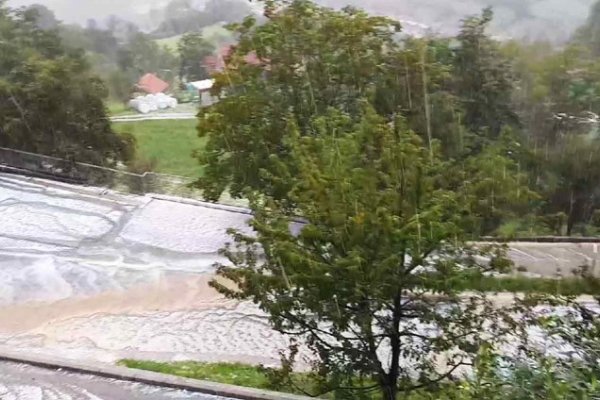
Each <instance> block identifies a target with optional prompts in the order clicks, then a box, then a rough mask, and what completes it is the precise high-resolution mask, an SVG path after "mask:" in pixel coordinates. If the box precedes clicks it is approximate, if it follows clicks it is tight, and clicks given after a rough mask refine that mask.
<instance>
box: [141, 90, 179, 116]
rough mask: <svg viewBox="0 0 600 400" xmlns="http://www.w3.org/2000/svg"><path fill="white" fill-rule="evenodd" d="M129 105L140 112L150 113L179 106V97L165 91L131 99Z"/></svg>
mask: <svg viewBox="0 0 600 400" xmlns="http://www.w3.org/2000/svg"><path fill="white" fill-rule="evenodd" d="M129 107H131V108H133V109H134V110H136V111H137V112H139V113H142V114H148V113H149V112H152V111H158V110H165V109H167V108H175V107H177V99H176V98H174V97H172V96H169V95H166V94H164V93H157V94H148V95H146V96H138V97H136V98H135V99H132V100H130V101H129Z"/></svg>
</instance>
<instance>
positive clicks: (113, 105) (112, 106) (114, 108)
mask: <svg viewBox="0 0 600 400" xmlns="http://www.w3.org/2000/svg"><path fill="white" fill-rule="evenodd" d="M106 109H107V110H108V115H110V116H111V117H117V116H119V115H127V114H132V113H133V111H132V110H131V109H130V108H129V107H127V105H126V104H124V103H122V102H120V101H112V100H111V101H108V102H107V103H106Z"/></svg>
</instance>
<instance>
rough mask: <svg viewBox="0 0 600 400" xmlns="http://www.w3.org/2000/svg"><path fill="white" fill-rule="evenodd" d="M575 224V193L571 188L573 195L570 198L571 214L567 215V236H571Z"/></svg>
mask: <svg viewBox="0 0 600 400" xmlns="http://www.w3.org/2000/svg"><path fill="white" fill-rule="evenodd" d="M574 225H575V194H574V193H573V189H571V197H570V199H569V216H568V217H567V236H571V233H572V231H573V226H574Z"/></svg>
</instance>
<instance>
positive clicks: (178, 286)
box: [0, 174, 598, 398]
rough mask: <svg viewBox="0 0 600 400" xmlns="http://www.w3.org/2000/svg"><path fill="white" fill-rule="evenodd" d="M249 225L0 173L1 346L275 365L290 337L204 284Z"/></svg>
mask: <svg viewBox="0 0 600 400" xmlns="http://www.w3.org/2000/svg"><path fill="white" fill-rule="evenodd" d="M174 200H177V199H174ZM249 218H250V216H249V214H248V213H247V212H246V211H245V210H243V209H236V208H231V207H215V206H213V205H207V204H202V203H198V202H189V201H187V200H183V199H179V201H172V200H169V199H165V198H156V197H152V196H133V195H125V194H120V193H115V192H111V191H106V190H104V189H102V188H93V187H90V188H86V187H79V186H70V185H65V184H60V183H56V182H48V181H43V180H38V179H29V178H23V177H19V176H15V175H2V174H0V346H6V347H8V348H12V349H15V351H23V352H35V353H36V354H46V355H59V356H61V357H63V358H70V359H78V360H100V361H105V362H113V361H115V360H118V359H120V358H143V359H155V360H181V359H195V360H203V361H242V362H248V363H263V364H266V365H276V364H278V363H279V350H281V349H282V348H285V347H286V346H287V344H288V340H287V338H286V337H284V336H282V335H279V334H277V333H275V332H273V331H272V330H271V329H270V328H269V324H268V322H267V321H266V319H265V316H264V315H263V314H262V313H261V312H260V311H259V310H258V309H257V308H256V306H254V305H252V304H246V303H243V304H238V303H234V302H229V301H225V300H224V299H223V298H221V297H220V296H218V294H217V293H215V292H214V290H212V289H211V288H209V287H208V285H207V283H208V281H209V280H210V279H211V278H212V273H213V272H214V266H213V265H214V263H215V262H224V261H225V260H224V259H223V258H222V257H221V256H220V255H219V253H218V250H219V249H220V248H222V247H223V246H224V245H225V243H226V242H228V241H230V240H231V239H230V237H229V236H228V235H227V233H226V230H227V228H231V227H232V228H237V229H241V230H246V231H247V229H248V228H247V226H246V221H247V220H248V219H249ZM510 256H511V257H512V258H513V260H514V261H515V263H516V264H517V265H518V266H522V267H525V268H526V269H527V270H528V271H529V272H531V273H535V274H538V275H544V276H554V275H555V274H556V272H557V268H561V269H562V273H563V274H566V273H568V272H569V271H570V269H572V268H574V267H577V266H579V265H582V264H594V262H595V260H596V259H597V257H598V246H597V244H586V243H582V244H565V243H545V244H537V243H533V244H529V243H518V244H511V250H510ZM16 316H17V317H16ZM0 398H1V397H0Z"/></svg>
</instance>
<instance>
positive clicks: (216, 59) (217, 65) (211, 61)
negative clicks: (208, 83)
mask: <svg viewBox="0 0 600 400" xmlns="http://www.w3.org/2000/svg"><path fill="white" fill-rule="evenodd" d="M233 49H234V46H232V45H230V46H224V47H221V48H220V49H219V51H218V54H217V55H212V56H207V57H205V58H204V60H203V61H202V65H204V68H206V70H207V71H208V72H209V73H213V72H218V71H222V70H223V69H225V64H226V60H227V58H228V57H229V56H230V54H231V53H232V52H233ZM244 61H245V62H246V63H247V64H250V65H261V64H262V62H261V60H260V59H259V58H258V56H257V55H256V53H255V52H254V51H252V52H250V53H248V54H246V56H245V57H244Z"/></svg>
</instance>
